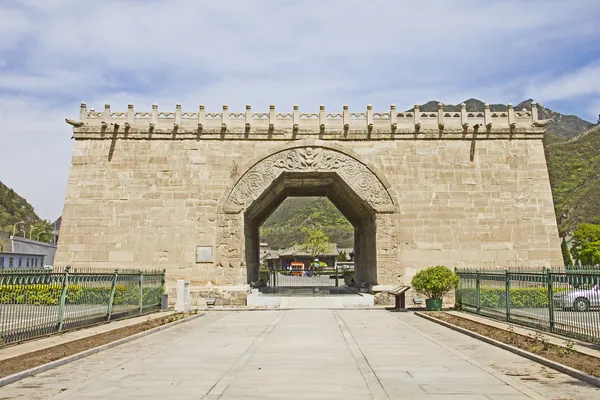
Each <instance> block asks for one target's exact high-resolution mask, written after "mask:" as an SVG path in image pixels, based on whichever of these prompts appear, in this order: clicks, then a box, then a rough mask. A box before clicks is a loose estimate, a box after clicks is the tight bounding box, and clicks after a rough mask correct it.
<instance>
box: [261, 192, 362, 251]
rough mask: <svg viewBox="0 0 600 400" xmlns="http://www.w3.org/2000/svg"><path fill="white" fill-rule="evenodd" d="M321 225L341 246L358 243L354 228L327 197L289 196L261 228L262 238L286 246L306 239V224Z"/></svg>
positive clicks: (274, 246) (339, 246) (278, 245)
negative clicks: (304, 232)
mask: <svg viewBox="0 0 600 400" xmlns="http://www.w3.org/2000/svg"><path fill="white" fill-rule="evenodd" d="M305 226H306V227H312V226H320V227H321V229H323V231H324V232H325V234H326V235H327V236H329V241H330V242H332V243H336V244H337V247H338V248H344V247H353V246H354V228H353V227H352V225H351V224H350V222H348V220H346V218H345V217H344V216H343V215H342V213H341V212H340V211H339V210H338V209H337V208H336V207H335V206H334V205H333V204H332V203H331V201H329V199H327V198H325V197H288V198H287V199H285V200H284V202H283V203H281V205H280V206H279V207H278V208H277V209H276V210H275V211H274V212H273V214H271V216H270V217H269V218H268V219H267V220H266V221H265V223H264V224H263V226H262V227H261V228H260V241H261V242H266V243H268V244H269V248H271V249H284V248H287V247H289V246H291V245H292V244H294V243H301V242H302V241H303V240H304V234H303V233H302V228H303V227H305Z"/></svg>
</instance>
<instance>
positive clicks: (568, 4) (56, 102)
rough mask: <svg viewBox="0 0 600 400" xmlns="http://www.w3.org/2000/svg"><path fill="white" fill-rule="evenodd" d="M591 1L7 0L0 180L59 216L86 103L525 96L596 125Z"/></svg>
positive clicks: (598, 56)
mask: <svg viewBox="0 0 600 400" xmlns="http://www.w3.org/2000/svg"><path fill="white" fill-rule="evenodd" d="M598 21H600V7H599V4H598V0H570V1H569V0H519V1H518V0H486V1H481V0H428V1H426V2H421V1H413V0H387V1H382V0H381V1H380V0H369V1H366V0H363V1H353V0H304V1H289V0H262V1H261V0H229V1H225V0H221V1H216V0H215V1H208V0H206V1H203V0H164V1H163V0H103V1H96V0H0V181H2V182H3V183H4V184H6V185H8V186H9V187H12V188H13V189H14V190H15V191H16V192H17V193H19V194H20V195H21V196H23V197H25V198H26V199H27V200H28V201H29V202H30V203H31V204H32V205H33V206H34V208H35V210H36V212H37V213H38V215H39V216H40V217H42V218H45V219H49V220H52V221H53V220H55V219H56V218H57V217H59V216H60V214H61V213H62V208H63V202H64V196H65V193H66V185H67V179H68V174H69V167H70V163H71V151H72V146H73V141H72V139H71V135H72V129H71V128H72V127H70V126H69V125H67V124H66V123H65V122H64V118H66V117H68V118H72V119H78V116H79V104H80V103H81V102H82V101H85V102H86V103H87V104H88V108H95V109H96V110H101V109H103V108H104V104H105V103H109V104H110V105H111V109H112V110H114V111H126V109H127V104H128V103H133V104H134V106H135V109H136V110H139V111H144V110H148V111H149V110H150V109H151V105H152V103H155V102H156V103H157V104H158V106H159V110H165V111H172V110H174V109H175V104H176V103H181V104H182V107H183V110H184V111H185V110H186V109H187V110H192V111H196V110H197V108H198V105H199V104H205V105H206V109H207V111H210V110H214V111H220V110H221V109H222V105H223V104H228V105H229V110H230V111H238V110H239V111H243V110H244V106H245V104H251V105H252V108H253V110H254V111H261V110H265V111H266V110H268V107H269V104H275V105H276V107H277V109H279V110H291V109H292V105H293V104H299V106H300V110H306V111H316V110H318V107H319V105H320V104H324V105H325V106H326V109H327V110H336V109H340V110H341V108H342V105H343V104H349V106H350V110H351V111H352V110H357V111H362V110H364V109H366V105H367V104H372V105H373V109H374V110H378V109H379V110H388V109H389V105H390V104H396V106H397V107H398V109H408V108H411V107H412V105H413V104H417V103H418V104H422V103H425V102H427V101H429V100H437V101H441V102H443V103H446V104H458V103H460V102H462V101H464V100H466V99H469V98H473V97H474V98H478V99H480V100H482V101H485V102H488V103H504V104H506V103H513V104H515V105H516V104H518V103H519V102H521V101H522V100H525V99H528V98H533V99H535V100H536V101H538V102H539V103H541V104H542V105H544V106H546V107H548V108H551V109H553V110H554V111H558V112H561V113H563V114H576V115H578V116H580V117H582V118H584V119H586V120H588V121H592V122H596V119H597V115H598V113H600V28H598V26H599V23H598Z"/></svg>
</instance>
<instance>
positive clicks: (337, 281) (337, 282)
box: [335, 262, 340, 287]
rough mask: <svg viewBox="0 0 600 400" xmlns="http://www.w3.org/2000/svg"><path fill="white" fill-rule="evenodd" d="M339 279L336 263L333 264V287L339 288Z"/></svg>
mask: <svg viewBox="0 0 600 400" xmlns="http://www.w3.org/2000/svg"><path fill="white" fill-rule="evenodd" d="M339 279H340V277H339V276H338V266H337V262H336V263H335V287H339V286H340V281H339Z"/></svg>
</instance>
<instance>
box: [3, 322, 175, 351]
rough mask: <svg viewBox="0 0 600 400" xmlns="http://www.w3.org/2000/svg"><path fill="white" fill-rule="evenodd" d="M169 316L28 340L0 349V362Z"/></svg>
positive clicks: (105, 325) (98, 326)
mask: <svg viewBox="0 0 600 400" xmlns="http://www.w3.org/2000/svg"><path fill="white" fill-rule="evenodd" d="M171 314H175V312H174V311H162V312H155V313H151V314H146V315H141V316H139V317H132V318H127V319H122V320H117V321H111V322H109V323H107V324H102V325H96V326H92V327H89V328H82V329H78V330H76V331H69V332H65V333H63V334H60V335H53V336H49V337H44V338H39V339H34V340H30V341H27V342H24V343H21V344H17V345H11V346H7V347H4V348H0V361H2V360H6V359H7V358H12V357H17V356H20V355H23V354H27V353H31V352H34V351H38V350H43V349H47V348H49V347H53V346H57V345H59V344H65V343H69V342H72V341H75V340H79V339H84V338H86V337H90V336H94V335H98V334H100V333H105V332H110V331H113V330H115V329H120V328H124V327H127V326H131V325H136V324H139V323H142V322H145V321H148V320H152V319H155V318H161V317H165V316H168V315H171Z"/></svg>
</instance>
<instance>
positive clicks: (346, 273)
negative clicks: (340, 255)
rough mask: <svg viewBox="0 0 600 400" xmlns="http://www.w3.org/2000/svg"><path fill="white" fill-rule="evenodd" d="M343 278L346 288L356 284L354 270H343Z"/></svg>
mask: <svg viewBox="0 0 600 400" xmlns="http://www.w3.org/2000/svg"><path fill="white" fill-rule="evenodd" d="M342 276H343V277H344V284H345V285H346V286H352V285H353V284H354V281H355V279H354V270H353V269H343V270H342Z"/></svg>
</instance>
